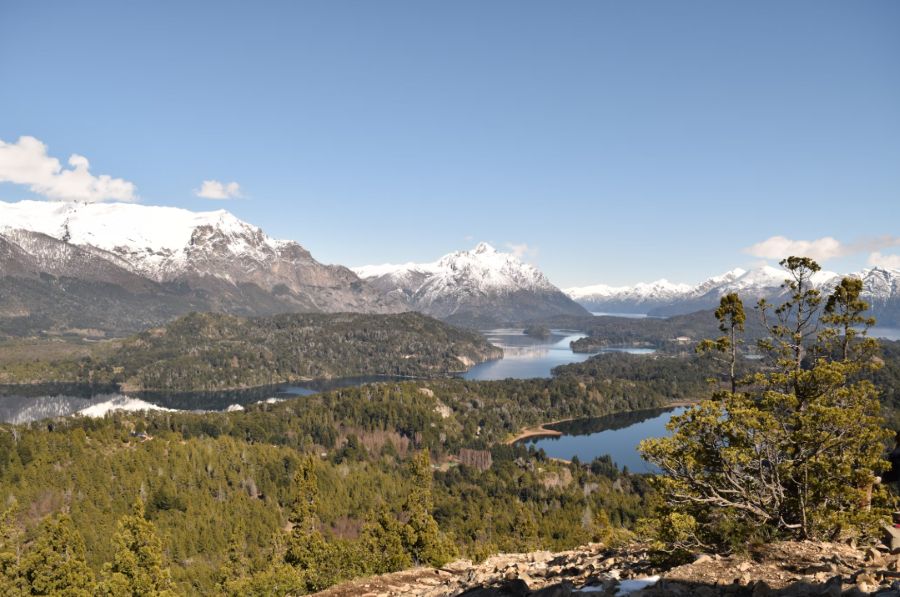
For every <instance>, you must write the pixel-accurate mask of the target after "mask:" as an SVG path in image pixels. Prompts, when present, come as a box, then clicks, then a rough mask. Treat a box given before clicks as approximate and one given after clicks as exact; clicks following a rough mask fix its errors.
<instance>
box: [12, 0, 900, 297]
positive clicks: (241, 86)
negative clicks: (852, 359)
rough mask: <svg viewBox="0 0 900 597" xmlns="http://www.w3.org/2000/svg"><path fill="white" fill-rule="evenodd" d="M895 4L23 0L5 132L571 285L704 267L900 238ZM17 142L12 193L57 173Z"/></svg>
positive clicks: (327, 237) (298, 227)
mask: <svg viewBox="0 0 900 597" xmlns="http://www.w3.org/2000/svg"><path fill="white" fill-rule="evenodd" d="M898 31H900V2H895V1H890V0H887V1H863V2H843V1H842V2H830V1H821V0H818V1H812V2H803V1H792V2H746V3H737V2H719V1H709V2H670V1H660V2H647V1H637V2H612V1H610V2H601V1H591V2H540V3H539V2H525V1H519V0H517V1H507V2H504V1H492V2H476V1H471V2H464V1H460V2H441V3H439V2H421V1H415V2H363V1H358V2H342V1H335V0H328V1H323V2H256V3H249V2H221V1H219V2H209V3H203V2H190V3H188V2H144V3H130V2H129V3H125V2H118V1H117V2H79V3H73V2H58V3H42V2H41V3H38V2H26V1H23V2H11V1H8V0H0V141H2V142H4V143H6V144H7V148H9V147H11V146H12V145H13V144H17V143H18V139H19V138H20V137H22V136H31V137H34V138H36V139H38V140H40V141H41V142H42V143H43V144H44V145H45V146H46V151H47V153H48V154H49V156H52V157H54V158H57V159H59V160H60V161H61V162H63V167H64V168H71V169H77V168H76V166H79V165H80V166H84V164H82V163H80V162H78V163H76V164H73V165H72V166H68V165H66V161H67V160H68V158H69V156H70V155H71V154H78V155H81V156H84V157H86V158H87V159H88V160H89V162H90V165H89V168H90V172H91V173H92V174H93V175H95V176H96V175H100V174H106V175H110V176H111V177H114V178H121V179H122V181H123V182H128V183H131V184H132V185H133V196H134V197H137V198H138V200H139V201H141V202H143V203H148V204H164V205H178V206H182V207H187V208H190V209H218V208H223V207H224V208H226V209H229V210H231V211H232V212H234V213H235V214H236V215H238V216H239V217H242V218H244V219H246V220H248V221H250V222H252V223H255V224H258V225H260V226H261V227H263V228H264V229H265V230H266V231H267V232H269V233H270V234H271V235H272V236H276V237H281V238H292V239H295V240H298V241H300V242H301V243H302V244H304V245H305V246H307V247H308V248H309V249H310V250H311V251H312V252H313V255H314V256H316V257H317V258H319V259H320V260H323V261H326V262H331V263H342V264H347V265H361V264H366V263H373V262H374V263H381V262H389V261H392V262H399V261H410V260H415V261H419V260H432V259H434V258H436V257H437V256H439V255H442V254H444V253H446V252H449V251H451V250H456V249H460V248H466V247H469V246H472V245H474V244H475V243H476V242H477V241H479V240H487V241H491V242H493V243H495V244H496V245H497V246H498V247H504V246H507V245H516V246H519V250H520V251H522V252H524V253H525V256H526V258H527V259H529V260H531V261H532V262H534V263H535V264H537V265H538V266H539V267H541V268H542V269H543V270H544V271H546V272H547V273H548V274H549V276H550V278H551V279H552V280H553V281H554V282H556V283H557V284H558V285H560V286H570V285H583V284H589V283H597V282H604V283H613V284H623V283H632V282H637V281H641V280H648V279H655V278H659V277H667V278H669V279H672V280H677V281H696V280H699V279H701V278H703V277H705V276H706V275H708V274H713V273H718V272H721V271H724V270H726V269H730V268H732V267H735V266H748V265H753V264H755V263H757V262H758V261H759V260H760V259H761V258H763V257H765V256H770V257H771V256H774V255H775V253H776V252H777V251H778V247H781V246H786V247H789V248H797V247H801V248H802V247H804V246H805V245H796V244H784V243H782V244H781V245H779V244H778V243H768V244H763V245H761V246H758V247H757V248H756V249H754V250H753V251H750V252H748V251H747V248H748V247H751V246H753V245H755V244H757V243H761V242H763V241H765V240H766V239H769V238H770V237H773V236H783V237H785V238H786V239H787V240H786V241H785V242H788V241H818V239H822V238H826V237H832V238H833V239H835V240H836V241H837V244H836V245H835V244H834V243H831V242H830V241H819V242H817V243H814V244H812V245H809V246H810V247H812V250H813V251H816V252H818V254H820V255H821V256H822V257H823V259H826V262H825V265H826V267H828V268H830V269H835V270H849V269H857V268H860V267H863V266H865V265H866V263H867V262H875V261H880V262H884V263H886V264H897V265H900V257H897V255H898V254H900V246H898V244H900V243H898V239H897V236H900V35H898V34H897V32H898ZM2 166H3V165H2V163H0V180H6V181H7V182H5V183H0V199H5V200H16V199H21V198H26V197H41V196H47V195H48V192H49V191H46V189H45V188H44V187H40V188H39V187H38V186H36V185H35V184H29V183H28V182H27V181H26V182H22V180H24V179H23V178H22V177H23V176H24V175H22V176H19V178H16V176H18V174H17V172H20V170H21V169H20V170H15V169H13V168H12V167H9V168H7V171H6V175H5V176H6V178H5V179H4V178H3V176H4V175H3V167H2ZM80 166H79V167H80ZM16 180H18V181H19V182H18V183H16V182H15V181H16ZM205 180H210V181H219V182H222V183H228V182H236V183H238V185H239V189H238V190H237V192H238V193H239V194H240V195H241V197H240V198H235V199H230V200H213V199H204V198H201V197H197V196H196V191H197V190H199V189H200V188H201V185H202V184H203V181H205ZM11 181H12V182H11ZM36 188H37V189H38V190H37V191H36V190H35V189H36ZM232 190H233V191H234V190H235V188H234V187H232ZM211 193H212V194H213V195H219V196H222V195H228V194H229V193H228V189H226V188H224V187H223V188H213V189H212V190H211ZM207 194H210V193H207ZM525 247H527V249H525ZM751 253H753V254H751ZM873 254H874V255H873Z"/></svg>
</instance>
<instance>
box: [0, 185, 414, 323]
mask: <svg viewBox="0 0 900 597" xmlns="http://www.w3.org/2000/svg"><path fill="white" fill-rule="evenodd" d="M403 310H405V305H403V304H402V302H400V301H397V300H394V299H391V298H390V297H385V296H383V295H382V294H381V293H379V292H378V291H376V290H375V289H374V288H372V287H371V286H369V285H368V284H366V283H365V282H363V281H362V280H360V279H359V277H358V276H356V274H354V273H353V272H352V271H350V270H349V269H348V268H346V267H342V266H335V265H324V264H322V263H319V262H318V261H316V260H315V259H313V257H312V256H311V255H310V253H309V251H307V250H306V249H304V248H303V247H302V246H301V245H299V244H297V243H296V242H293V241H282V240H274V239H272V238H270V237H268V236H267V235H266V234H265V233H264V232H263V231H262V230H261V229H259V228H257V227H256V226H252V225H250V224H247V223H246V222H243V221H241V220H239V219H238V218H236V217H234V216H233V215H232V214H230V213H228V212H227V211H224V210H219V211H211V212H191V211H188V210H184V209H178V208H173V207H154V206H145V205H135V204H126V203H87V204H86V203H70V202H66V203H63V202H49V201H21V202H18V203H4V202H0V331H5V332H6V333H13V334H28V333H36V332H68V331H75V332H78V333H83V334H87V335H110V334H112V335H116V334H122V333H131V332H135V331H139V330H141V329H144V328H146V327H149V326H152V325H157V324H159V323H163V322H166V321H169V320H171V319H173V318H175V317H177V316H178V315H181V314H184V313H187V312H190V311H220V312H225V313H232V314H237V315H268V314H275V313H282V312H337V311H355V312H366V313H396V312H401V311H403Z"/></svg>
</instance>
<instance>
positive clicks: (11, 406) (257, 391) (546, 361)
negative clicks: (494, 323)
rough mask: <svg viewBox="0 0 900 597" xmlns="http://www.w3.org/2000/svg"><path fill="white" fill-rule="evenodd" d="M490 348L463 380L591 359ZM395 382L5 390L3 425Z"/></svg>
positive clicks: (554, 349) (505, 335) (229, 406)
mask: <svg viewBox="0 0 900 597" xmlns="http://www.w3.org/2000/svg"><path fill="white" fill-rule="evenodd" d="M482 333H483V334H484V335H485V336H486V337H487V338H488V340H489V341H490V342H492V343H494V344H496V345H497V346H500V347H501V348H503V351H504V355H503V358H502V359H497V360H494V361H488V362H485V363H481V364H479V365H475V366H474V367H472V368H471V369H469V371H468V372H466V373H465V374H463V375H462V376H461V377H463V378H465V379H472V380H495V379H507V378H519V379H526V378H533V377H550V372H551V370H552V369H553V368H554V367H557V366H559V365H566V364H568V363H575V362H581V361H584V360H586V359H588V358H590V357H591V356H592V355H590V354H583V353H574V352H572V349H571V348H570V347H569V343H570V342H573V341H575V340H578V339H579V338H582V337H583V336H584V335H583V334H581V333H578V332H574V331H571V330H552V331H551V334H550V336H549V337H548V338H533V337H531V336H527V335H525V334H524V333H523V330H522V329H521V328H503V329H493V330H484V331H483V332H482ZM620 351H621V352H629V353H634V354H647V353H649V352H653V350H652V349H645V348H614V347H610V348H606V349H604V350H603V351H602V352H620ZM403 379H407V378H399V377H390V376H367V377H347V378H340V379H331V380H322V381H312V382H307V383H298V384H281V385H274V386H269V387H260V388H252V389H249V390H234V391H221V392H162V393H161V392H133V393H132V392H130V393H128V395H124V394H121V393H118V392H116V391H115V389H114V388H104V389H99V390H98V389H96V388H85V387H79V386H66V385H64V384H63V385H48V386H38V385H36V386H14V387H5V388H4V387H2V386H0V421H3V422H6V423H25V422H28V421H36V420H40V419H46V418H52V417H62V416H68V415H73V414H76V413H82V414H86V415H92V416H102V415H103V414H105V413H107V412H109V411H110V410H132V411H134V410H191V411H225V410H236V409H240V408H243V407H244V406H247V405H248V404H253V403H256V402H263V401H270V400H283V399H286V398H294V397H297V396H308V395H310V394H315V393H318V392H325V391H328V390H333V389H336V388H340V387H348V386H357V385H361V384H364V383H372V382H377V381H402V380H403Z"/></svg>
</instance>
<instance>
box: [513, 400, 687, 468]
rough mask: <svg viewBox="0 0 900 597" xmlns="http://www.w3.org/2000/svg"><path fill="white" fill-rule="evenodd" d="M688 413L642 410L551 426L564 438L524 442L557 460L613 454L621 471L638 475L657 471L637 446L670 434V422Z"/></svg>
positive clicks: (586, 459)
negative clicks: (626, 470) (668, 424)
mask: <svg viewBox="0 0 900 597" xmlns="http://www.w3.org/2000/svg"><path fill="white" fill-rule="evenodd" d="M684 410H685V409H684V408H682V407H679V408H668V409H656V410H641V411H634V412H628V413H619V414H614V415H608V416H605V417H598V418H595V419H578V420H575V421H567V422H565V423H557V424H555V425H547V426H546V427H547V428H548V429H555V430H557V431H561V432H562V433H563V435H562V436H561V437H541V438H532V439H527V440H523V443H524V444H526V445H533V446H534V447H535V448H536V449H543V450H544V452H546V453H547V455H548V456H551V457H553V458H562V459H563V460H571V459H572V457H573V456H578V458H579V460H581V462H590V461H591V460H593V459H594V458H596V457H597V456H603V455H604V454H609V455H610V457H611V458H612V460H613V462H615V463H616V464H618V465H619V467H620V468H622V467H626V466H627V467H628V470H630V471H632V472H635V473H650V472H656V471H655V468H654V467H652V466H651V465H650V464H648V463H647V462H645V461H644V460H643V459H642V458H641V456H640V454H639V453H638V451H637V445H638V444H639V443H640V441H641V440H642V439H645V438H648V437H662V436H664V435H668V432H667V431H666V423H668V422H669V419H671V418H672V416H674V415H677V414H680V413H682V412H684Z"/></svg>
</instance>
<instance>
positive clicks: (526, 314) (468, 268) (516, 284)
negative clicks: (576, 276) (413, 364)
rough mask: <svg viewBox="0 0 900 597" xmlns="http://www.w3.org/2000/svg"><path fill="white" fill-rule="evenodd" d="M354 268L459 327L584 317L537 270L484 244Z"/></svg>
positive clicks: (387, 290)
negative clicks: (432, 257) (430, 257)
mask: <svg viewBox="0 0 900 597" xmlns="http://www.w3.org/2000/svg"><path fill="white" fill-rule="evenodd" d="M354 271H355V272H356V273H357V274H358V275H359V276H360V277H361V278H363V279H365V280H366V281H367V282H369V283H370V284H371V285H372V286H373V287H375V288H377V289H379V290H380V291H381V292H383V293H384V294H385V296H387V297H389V298H393V299H399V300H402V301H404V303H405V304H406V305H408V306H409V307H410V308H411V309H413V310H416V311H421V312H422V313H425V314H427V315H431V316H433V317H437V318H440V319H444V320H446V321H450V322H453V323H457V324H460V325H468V326H483V325H497V324H503V323H520V322H526V321H531V320H535V319H542V318H547V317H552V316H556V315H575V316H580V315H587V312H586V310H585V309H584V308H583V307H581V306H579V305H578V304H577V303H575V302H574V301H573V300H572V299H570V298H569V297H567V296H566V295H565V294H564V293H563V292H562V291H560V290H559V289H558V288H557V287H556V286H554V285H553V284H551V283H550V281H549V280H548V279H547V277H546V276H544V274H542V273H541V272H540V271H539V270H538V269H537V268H535V267H533V266H531V265H528V264H526V263H523V262H522V261H521V260H519V259H518V258H517V257H516V256H514V255H512V254H510V253H503V252H500V251H497V250H496V249H495V248H494V247H492V246H491V245H489V244H487V243H480V244H478V245H477V246H476V247H475V248H474V249H472V250H471V251H457V252H455V253H450V254H448V255H444V256H443V257H441V258H440V259H439V260H437V261H435V262H433V263H407V264H403V265H391V264H385V265H369V266H363V267H357V268H354Z"/></svg>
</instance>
